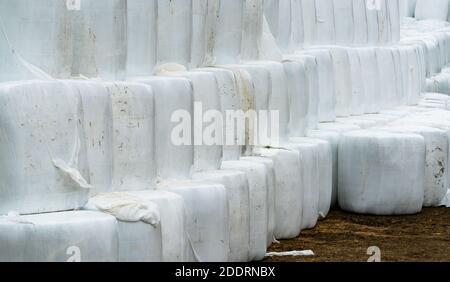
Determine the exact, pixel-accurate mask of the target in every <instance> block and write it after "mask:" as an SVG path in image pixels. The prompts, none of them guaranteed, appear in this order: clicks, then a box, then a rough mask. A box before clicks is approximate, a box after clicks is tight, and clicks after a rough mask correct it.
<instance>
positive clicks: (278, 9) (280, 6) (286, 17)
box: [264, 0, 293, 53]
mask: <svg viewBox="0 0 450 282" xmlns="http://www.w3.org/2000/svg"><path fill="white" fill-rule="evenodd" d="M264 11H265V15H266V19H267V22H268V24H269V27H270V30H271V31H272V34H273V36H274V37H275V39H276V41H277V44H278V46H279V47H280V50H281V51H282V52H283V53H290V51H291V40H292V28H293V25H292V19H291V1H290V0H289V1H278V0H268V1H264Z"/></svg>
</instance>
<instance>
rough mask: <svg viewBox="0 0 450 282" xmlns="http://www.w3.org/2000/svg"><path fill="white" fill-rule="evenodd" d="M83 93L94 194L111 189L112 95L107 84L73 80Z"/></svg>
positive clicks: (86, 138)
mask: <svg viewBox="0 0 450 282" xmlns="http://www.w3.org/2000/svg"><path fill="white" fill-rule="evenodd" d="M71 83H72V84H74V85H76V87H77V88H78V91H79V92H80V94H81V101H82V107H83V114H84V121H83V126H84V139H85V142H86V148H87V159H88V163H89V175H90V181H91V182H90V183H91V184H92V186H93V187H94V189H93V190H92V191H91V193H92V194H96V193H100V192H110V191H111V188H112V178H113V176H112V173H113V165H112V163H113V157H112V156H113V145H112V140H113V137H112V136H113V118H112V104H111V96H110V94H109V92H108V89H107V88H106V85H104V84H102V83H98V82H91V81H72V82H71Z"/></svg>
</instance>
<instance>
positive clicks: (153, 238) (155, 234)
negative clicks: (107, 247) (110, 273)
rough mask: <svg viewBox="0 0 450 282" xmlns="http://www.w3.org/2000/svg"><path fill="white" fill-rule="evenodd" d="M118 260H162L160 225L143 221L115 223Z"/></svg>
mask: <svg viewBox="0 0 450 282" xmlns="http://www.w3.org/2000/svg"><path fill="white" fill-rule="evenodd" d="M117 230H118V232H117V233H118V238H119V260H118V261H119V262H161V261H163V250H162V242H163V239H162V233H161V225H160V224H158V225H157V226H153V225H150V224H147V223H144V222H125V221H118V223H117Z"/></svg>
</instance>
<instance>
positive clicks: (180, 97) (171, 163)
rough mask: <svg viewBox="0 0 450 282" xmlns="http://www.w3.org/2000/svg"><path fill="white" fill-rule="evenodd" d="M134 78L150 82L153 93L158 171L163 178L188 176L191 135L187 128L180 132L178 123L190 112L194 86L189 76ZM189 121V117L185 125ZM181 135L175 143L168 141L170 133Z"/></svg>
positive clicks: (189, 171)
mask: <svg viewBox="0 0 450 282" xmlns="http://www.w3.org/2000/svg"><path fill="white" fill-rule="evenodd" d="M135 81H137V82H141V83H145V84H147V85H150V86H151V87H152V89H153V93H154V97H155V115H156V119H155V138H156V140H155V152H156V165H157V175H158V176H159V177H162V178H164V179H187V178H189V176H190V173H191V168H192V165H193V162H194V151H193V147H192V146H190V145H191V144H192V141H193V139H192V138H193V136H192V135H191V133H190V132H183V131H182V130H181V129H182V128H179V126H183V125H184V124H183V121H184V122H186V120H183V118H191V117H192V116H193V103H194V102H193V100H194V97H193V90H192V84H191V82H190V81H189V80H187V79H186V78H182V77H150V78H138V79H135ZM176 111H179V113H180V115H178V116H175V118H176V119H174V120H175V121H176V122H179V124H178V125H176V124H174V123H172V118H173V117H172V115H173V114H174V113H175V112H176ZM186 115H187V116H186ZM190 124H191V122H190V121H189V124H188V126H190ZM176 129H180V130H181V131H177V133H179V134H181V133H183V135H182V136H181V137H180V136H178V137H179V138H181V139H177V140H178V141H179V144H178V141H177V143H176V144H174V143H173V142H171V140H172V139H171V138H172V133H173V131H174V130H175V131H176Z"/></svg>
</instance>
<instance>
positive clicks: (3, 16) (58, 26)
mask: <svg viewBox="0 0 450 282" xmlns="http://www.w3.org/2000/svg"><path fill="white" fill-rule="evenodd" d="M0 22H1V23H0V25H1V27H0V29H1V33H0V58H1V60H0V81H11V80H25V79H36V78H45V77H46V74H45V73H47V74H49V75H51V76H54V77H59V78H68V77H69V76H70V72H71V63H72V34H71V31H72V24H71V22H70V18H69V15H68V13H67V12H66V5H65V1H59V2H53V1H33V0H17V1H9V0H1V1H0ZM40 70H42V71H43V72H41V71H40ZM44 72H45V73H44Z"/></svg>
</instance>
